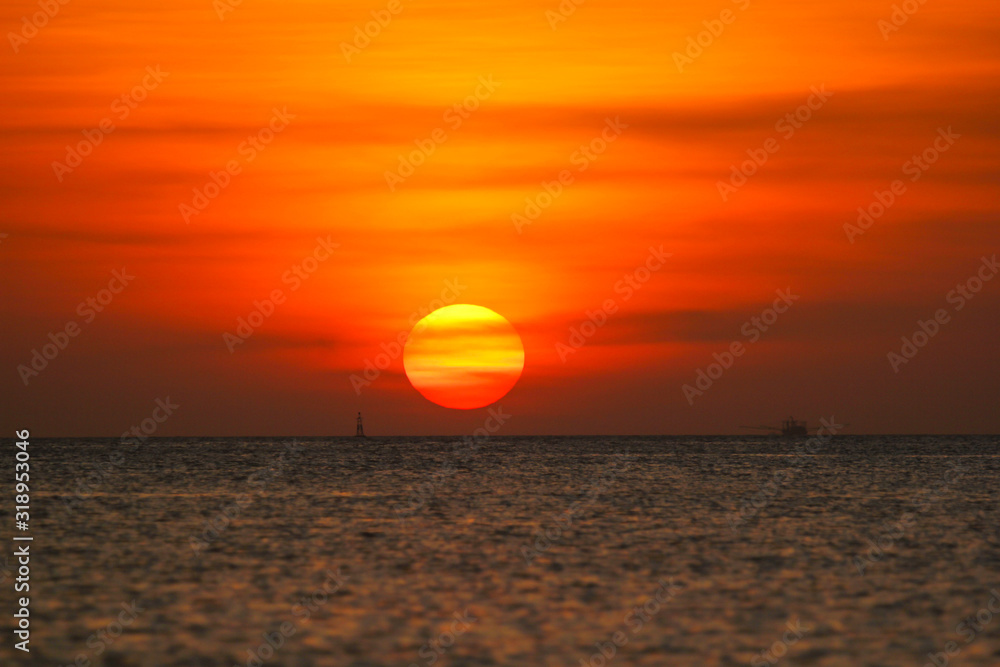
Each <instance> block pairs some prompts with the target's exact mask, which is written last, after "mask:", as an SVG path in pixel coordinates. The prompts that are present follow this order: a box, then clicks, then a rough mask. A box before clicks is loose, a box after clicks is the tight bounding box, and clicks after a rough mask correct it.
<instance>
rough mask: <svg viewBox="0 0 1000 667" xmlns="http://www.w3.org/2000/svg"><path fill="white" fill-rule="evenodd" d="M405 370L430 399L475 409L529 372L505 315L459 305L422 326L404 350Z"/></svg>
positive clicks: (436, 314)
mask: <svg viewBox="0 0 1000 667" xmlns="http://www.w3.org/2000/svg"><path fill="white" fill-rule="evenodd" d="M403 368H404V369H405V370H406V377H407V378H409V380H410V384H412V385H413V387H414V388H415V389H416V390H417V391H419V392H420V393H421V394H423V396H424V398H426V399H427V400H429V401H432V402H434V403H437V404H438V405H441V406H444V407H446V408H456V409H459V410H471V409H473V408H481V407H484V406H486V405H490V404H491V403H495V402H497V401H498V400H500V399H501V398H503V396H504V395H505V394H506V393H507V392H508V391H510V390H511V388H513V386H514V385H515V384H516V383H517V380H518V378H520V377H521V371H522V370H523V369H524V345H523V344H522V343H521V337H520V336H518V335H517V331H515V330H514V327H513V326H512V325H511V323H510V322H508V321H507V320H506V319H504V318H503V316H501V315H499V314H497V313H495V312H493V311H492V310H490V309H489V308H483V307H482V306H473V305H470V304H466V303H461V304H455V305H453V306H445V307H444V308H439V309H437V310H435V311H434V312H433V313H431V314H430V315H428V316H427V317H425V318H424V319H422V320H420V321H419V322H417V324H416V326H414V327H413V331H411V332H410V335H409V337H408V338H407V340H406V346H405V347H404V348H403Z"/></svg>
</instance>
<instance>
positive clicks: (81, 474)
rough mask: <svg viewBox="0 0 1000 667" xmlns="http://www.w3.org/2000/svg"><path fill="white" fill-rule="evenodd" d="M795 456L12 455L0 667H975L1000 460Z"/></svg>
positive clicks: (545, 444) (320, 450) (362, 444)
mask: <svg viewBox="0 0 1000 667" xmlns="http://www.w3.org/2000/svg"><path fill="white" fill-rule="evenodd" d="M807 442H808V441H807V440H806V439H805V438H801V439H781V438H722V437H720V438H690V437H688V438H666V437H664V438H653V437H636V438H593V437H591V438H527V437H526V438H500V437H493V438H491V439H489V440H488V441H486V442H484V443H483V444H482V446H481V447H479V448H478V450H476V451H471V450H470V448H469V445H468V443H464V442H463V441H462V439H460V438H426V439H413V438H408V439H406V438H396V439H392V438H388V439H378V438H376V439H370V440H365V441H356V440H355V439H346V438H341V439H315V438H312V439H310V438H302V439H296V440H292V439H290V438H289V439H275V438H268V439H245V438H244V439H194V438H182V439H152V440H149V441H147V442H146V443H145V444H142V445H139V446H125V445H122V444H120V443H119V442H118V441H117V440H111V439H107V440H81V439H60V440H34V441H32V444H31V457H32V458H31V486H32V489H31V490H32V512H31V514H32V516H31V522H32V530H31V533H32V534H33V535H34V536H35V541H34V542H32V543H31V544H32V546H31V550H32V560H31V628H32V638H31V648H32V652H31V654H30V656H28V658H27V659H26V658H25V656H24V654H22V653H20V652H18V651H15V650H14V649H13V648H12V643H13V642H12V641H11V632H10V629H9V628H10V624H11V614H12V610H13V601H12V600H11V598H12V594H11V588H12V585H13V582H12V576H11V573H10V571H11V570H13V569H15V567H14V562H13V558H12V556H11V555H10V554H11V552H12V551H13V549H6V550H5V554H6V558H7V560H6V566H7V567H6V571H5V572H4V573H3V574H2V577H3V579H4V582H3V590H4V595H3V598H2V599H3V600H4V601H5V602H4V609H3V618H4V619H6V620H5V622H4V626H5V628H8V629H7V630H6V631H5V637H4V641H3V644H2V647H0V663H2V664H38V665H68V664H73V662H74V661H79V662H78V664H82V665H83V664H89V665H142V666H156V667H159V666H168V665H169V666H173V665H177V666H180V665H184V666H188V665H235V664H239V665H246V664H250V665H257V664H261V661H259V658H258V657H257V656H262V657H263V658H266V659H265V660H263V661H262V662H263V663H264V664H269V665H292V666H300V665H301V666H309V665H316V666H331V667H332V666H338V667H340V666H344V667H348V666H354V667H360V666H362V665H365V666H381V665H398V666H400V667H408V666H411V665H416V666H418V667H425V666H428V667H429V665H432V664H433V665H437V666H445V667H447V666H456V665H505V666H506V665H511V666H514V665H517V666H522V665H523V666H532V665H539V666H542V665H544V666H549V665H553V666H554V665H560V666H567V667H578V666H580V665H581V660H582V661H583V664H589V665H593V666H594V667H600V666H601V665H602V664H606V665H608V666H609V667H610V666H612V665H623V666H624V665H644V666H645V665H650V666H653V665H692V666H694V665H770V664H783V665H873V666H874V665H913V666H915V667H921V666H922V665H925V664H928V663H929V661H930V658H929V657H928V653H933V654H938V653H941V654H942V655H941V656H938V659H939V664H942V663H941V662H940V661H941V660H947V661H948V662H949V663H950V664H953V665H961V666H972V665H990V666H995V665H1000V613H996V614H995V613H994V612H993V611H991V610H990V606H991V605H992V608H993V610H996V611H998V612H1000V498H998V495H997V491H998V472H1000V438H997V437H986V436H983V437H974V436H965V437H958V436H956V437H951V436H927V437H851V436H843V437H837V438H834V439H832V440H830V441H827V442H817V441H813V447H812V448H813V449H814V450H815V451H814V454H810V455H806V456H798V455H796V450H797V449H798V450H801V448H802V447H803V446H804V445H805V444H806V443H807ZM5 449H9V450H10V451H11V452H12V451H13V445H12V444H11V445H9V446H8V447H5ZM8 453H10V452H8ZM800 453H801V451H800ZM12 460H13V455H12V454H11V455H9V456H5V457H4V464H3V465H4V469H5V471H6V472H5V473H4V480H3V486H4V490H5V494H6V495H5V497H7V498H8V499H9V498H11V497H12V496H13V490H12V488H11V485H10V480H12V479H13V471H11V470H10V465H11V461H12ZM78 491H79V494H78V495H77V492H78ZM74 499H75V500H74ZM67 500H70V501H71V502H70V504H69V505H67V504H66V501H67ZM741 508H742V512H741ZM10 510H11V504H10V503H8V502H6V501H5V503H4V505H3V508H2V512H3V518H4V521H3V525H4V526H8V527H10V526H12V525H13V516H12V514H11V511H10ZM227 514H228V515H229V516H228V517H227V516H226V515H227ZM213 524H214V527H213ZM8 532H12V531H10V529H8ZM5 539H6V538H5ZM869 540H870V541H869ZM994 590H995V591H997V592H996V593H995V594H991V591H994ZM991 595H995V597H994V598H993V599H992V600H991ZM123 605H124V608H123ZM126 609H127V610H126ZM977 614H978V620H977ZM789 628H791V629H789ZM266 636H270V638H271V643H272V644H276V645H278V648H277V649H272V648H271V646H270V645H269V644H267V639H266ZM262 645H263V648H261V647H262ZM948 648H950V649H952V655H951V656H950V657H949V656H948V655H947V653H946V651H947V649H948ZM602 650H603V651H604V654H605V655H607V656H610V657H605V655H601V653H600V651H602ZM249 651H252V652H253V655H252V654H251V653H249ZM765 651H767V653H762V652H765Z"/></svg>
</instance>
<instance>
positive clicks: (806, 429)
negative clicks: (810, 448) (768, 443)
mask: <svg viewBox="0 0 1000 667" xmlns="http://www.w3.org/2000/svg"><path fill="white" fill-rule="evenodd" d="M740 428H749V429H753V430H755V431H768V432H770V433H773V434H775V435H783V436H785V437H791V438H794V437H801V436H806V435H809V433H810V432H814V431H816V430H817V429H818V428H819V427H816V426H812V427H810V426H806V423H805V422H804V421H799V420H797V419H795V418H794V417H789V418H788V419H786V420H784V421H783V422H781V426H740Z"/></svg>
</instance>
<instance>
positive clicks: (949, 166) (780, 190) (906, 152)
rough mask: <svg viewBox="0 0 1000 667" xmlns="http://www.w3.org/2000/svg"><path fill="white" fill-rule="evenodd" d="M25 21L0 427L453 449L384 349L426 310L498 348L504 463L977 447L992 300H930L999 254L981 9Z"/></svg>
mask: <svg viewBox="0 0 1000 667" xmlns="http://www.w3.org/2000/svg"><path fill="white" fill-rule="evenodd" d="M53 2H55V0H53ZM44 4H45V3H44V2H43V5H44ZM50 4H51V3H50ZM673 5H677V6H673ZM56 6H57V7H58V9H57V10H53V9H51V7H56ZM562 6H563V7H564V8H565V7H568V6H571V5H570V3H569V2H564V3H563V5H562ZM51 7H50V10H49V11H54V15H53V16H51V17H49V16H45V17H43V18H38V19H36V20H37V21H38V22H40V23H44V25H42V27H40V28H38V29H37V30H32V29H31V28H29V27H26V25H28V24H29V23H30V21H31V20H32V16H33V15H34V14H37V13H38V12H39V11H40V10H39V5H38V4H37V3H34V2H26V1H25V2H20V1H18V2H4V3H3V4H2V6H0V25H2V26H4V29H5V32H6V33H7V38H6V39H7V45H6V46H4V47H2V48H0V53H2V55H0V62H2V68H0V81H2V86H3V91H4V95H3V96H2V97H0V133H2V137H3V141H2V144H0V151H2V156H3V159H2V162H0V188H2V193H3V206H2V208H0V216H2V218H0V232H2V233H3V234H6V236H5V237H2V238H0V263H2V266H3V268H4V271H5V276H6V279H5V280H4V298H3V300H2V308H3V311H2V313H0V314H2V317H3V320H4V322H5V326H4V346H3V361H2V363H3V364H4V365H5V366H6V368H7V369H8V371H7V373H6V379H5V380H4V384H3V393H4V398H5V405H6V407H5V410H4V414H3V420H4V424H5V426H7V427H8V428H11V429H12V428H25V427H29V428H33V432H35V431H37V435H38V436H44V435H77V434H79V435H118V434H119V433H121V432H123V431H125V430H127V429H128V428H130V427H131V426H132V425H133V424H136V423H138V422H140V421H141V420H142V419H143V418H145V417H147V416H148V415H149V414H150V412H151V411H152V409H153V408H154V407H155V400H156V399H157V398H165V397H167V396H169V397H170V398H171V400H173V401H174V402H176V403H179V404H180V405H181V407H180V408H179V409H178V410H177V411H176V414H175V415H173V416H171V417H170V419H169V420H168V421H166V422H165V423H164V424H163V425H162V426H161V427H160V430H159V431H158V432H157V435H170V434H220V435H241V434H260V435H270V434H303V435H306V434H316V435H320V434H332V433H348V432H351V431H350V430H351V428H352V426H353V415H354V413H355V412H356V411H357V410H364V412H365V414H366V421H367V430H368V431H369V432H371V433H380V434H391V433H401V434H402V433H456V434H461V433H468V432H471V431H472V429H474V428H476V427H478V426H480V425H481V424H482V423H483V420H484V418H485V414H486V411H485V409H484V410H481V411H470V412H465V411H462V412H456V411H453V410H448V409H446V408H442V407H439V406H436V405H434V404H432V403H430V402H428V401H427V400H426V399H424V398H423V397H422V396H421V395H420V394H419V393H418V392H416V391H415V390H414V389H413V388H412V387H411V386H410V384H409V383H408V382H407V380H406V378H405V376H404V375H403V360H402V355H401V354H396V353H394V350H395V348H394V347H393V345H394V344H395V343H398V342H399V341H402V340H405V334H406V332H408V331H409V329H410V327H412V325H413V324H414V323H415V322H416V321H417V320H418V319H420V318H421V317H423V316H424V315H426V314H427V312H428V311H429V310H430V309H431V308H434V307H437V306H439V305H444V304H446V303H470V304H477V305H481V306H484V307H487V308H490V309H492V310H494V311H496V312H497V313H499V314H501V315H502V316H503V317H504V318H506V319H507V320H508V321H510V322H511V324H512V325H513V326H514V328H515V329H516V330H517V331H518V333H519V334H520V335H521V337H522V339H523V342H524V351H525V364H524V372H523V374H522V376H521V378H520V381H519V382H518V384H517V386H515V387H514V389H513V390H512V391H511V393H510V394H508V395H507V396H506V397H505V398H504V399H503V400H502V401H501V404H502V406H503V408H504V410H505V411H506V412H508V413H510V414H511V415H513V416H512V418H511V419H510V420H509V422H507V423H506V424H505V425H504V427H503V428H504V432H505V433H510V434H514V433H718V432H735V431H736V430H737V426H738V425H739V424H744V423H760V422H762V421H763V422H775V421H777V420H779V419H780V418H781V417H783V416H785V415H786V414H788V413H790V412H791V413H794V414H795V415H796V416H797V417H799V418H802V419H808V420H809V421H810V422H811V423H815V422H817V421H818V419H819V418H820V417H829V416H830V415H835V416H836V417H837V418H838V419H842V420H843V421H848V422H850V423H851V424H852V425H853V426H854V427H855V429H856V430H858V431H862V432H929V431H937V432H953V431H957V432H997V431H998V428H1000V420H998V417H997V414H998V412H997V410H996V405H997V399H998V388H1000V384H998V382H997V380H996V378H997V372H998V370H1000V354H998V352H997V347H996V331H997V325H998V323H1000V318H998V313H1000V309H998V305H1000V280H998V281H993V282H989V281H987V282H986V283H985V284H984V285H983V286H982V290H981V291H980V292H978V293H976V294H975V295H974V298H971V299H964V298H963V300H964V301H965V303H963V304H962V305H963V307H962V308H960V309H959V308H957V303H955V302H954V301H955V300H956V299H952V300H949V298H948V297H949V294H950V292H951V290H953V289H955V287H956V285H958V284H960V283H962V284H964V283H965V282H966V281H967V280H968V279H969V278H971V277H973V276H975V275H976V273H977V271H979V267H980V265H981V264H982V258H983V257H984V256H985V257H987V258H989V257H992V256H993V255H994V253H996V250H997V245H998V244H997V241H998V239H1000V234H998V226H997V225H998V218H997V214H998V208H1000V207H998V194H1000V192H998V176H1000V171H998V164H1000V159H998V158H1000V153H998V148H1000V143H998V127H1000V126H998V124H997V103H998V101H1000V96H998V90H1000V77H998V74H1000V41H998V40H997V39H996V36H997V34H1000V7H998V5H997V3H996V2H993V1H990V0H955V1H952V2H941V1H936V0H928V2H926V3H924V4H922V5H920V6H919V9H918V11H916V13H914V14H913V15H912V16H909V15H907V16H905V17H904V16H901V15H897V16H896V17H895V20H896V23H895V24H893V23H892V21H893V3H892V2H884V3H883V2H870V1H867V0H866V1H864V2H862V1H860V0H857V1H855V0H848V1H845V2H836V3H832V2H802V1H794V2H792V1H791V0H786V1H772V2H758V1H755V0H749V1H748V0H739V1H737V2H730V1H728V0H726V1H722V0H719V1H716V2H689V3H660V2H639V1H626V2H614V3H609V2H599V1H598V0H588V1H587V2H585V3H583V4H582V5H580V6H578V7H576V9H575V10H574V11H573V12H572V13H569V14H568V15H562V14H558V12H559V11H560V10H559V7H560V3H559V2H557V1H556V0H551V1H543V0H537V1H535V0H511V1H508V2H502V3H493V2H483V1H481V0H479V1H476V2H427V1H421V2H415V1H414V2H407V1H406V0H398V1H394V2H387V1H382V0H376V1H371V2H365V1H357V0H349V1H345V2H338V3H327V2H319V1H301V0H300V1H293V2H287V1H286V2H280V3H279V2H265V1H264V0H243V1H242V2H241V3H240V4H238V5H230V4H224V3H223V0H217V1H216V2H215V3H214V4H213V2H212V0H184V1H178V2H169V3H165V4H163V5H159V4H153V5H149V6H146V5H144V4H143V3H134V2H128V3H126V2H121V1H97V2H87V3H84V2H78V1H77V0H69V2H67V3H66V4H64V5H58V3H57V2H56V3H55V4H52V5H51ZM24 17H27V18H24ZM904 18H905V20H904ZM43 19H44V20H43ZM563 19H564V20H563ZM378 22H381V23H378ZM880 22H881V23H880ZM382 24H384V25H382ZM890 26H891V27H890ZM366 27H367V29H368V30H369V32H370V33H372V34H374V36H373V37H368V38H367V41H366V38H364V37H361V36H359V35H363V34H364V31H365V29H366ZM26 35H29V36H26ZM789 114H791V116H790V117H789ZM796 114H798V117H796ZM108 130H110V132H108ZM946 137H948V138H946ZM935 142H937V148H934V146H935ZM81 145H82V148H80V150H79V151H75V150H74V151H73V153H74V154H68V150H67V147H74V148H76V147H80V146H81ZM927 150H929V151H931V153H929V155H932V156H934V157H935V160H934V162H933V164H926V165H925V166H926V167H927V168H926V170H924V168H923V167H921V166H919V165H917V163H915V162H913V158H914V156H917V157H918V159H919V156H920V155H922V154H923V153H924V152H925V151H927ZM81 152H84V153H87V154H86V155H78V154H79V153H81ZM401 156H402V157H401ZM754 156H756V157H757V159H758V162H762V164H759V165H758V164H754V163H752V162H751V163H749V166H742V167H741V165H744V163H745V162H746V161H747V160H751V159H753V157H754ZM763 158H766V161H764V159H763ZM415 163H416V164H415ZM74 165H75V166H74ZM734 165H735V166H736V168H737V169H740V168H744V169H745V171H748V172H749V171H753V172H754V173H753V174H752V175H750V176H747V177H745V183H744V182H742V180H741V177H740V176H736V177H732V168H733V167H734ZM731 177H732V178H731ZM914 179H915V180H914ZM894 181H900V183H899V184H897V188H898V190H899V192H901V194H893V193H892V184H893V182H894ZM720 183H724V184H727V185H728V187H727V186H720ZM876 192H879V193H887V194H884V195H880V196H881V197H882V198H883V200H884V201H888V198H889V197H890V196H891V197H892V199H893V201H892V204H891V205H889V206H888V208H887V210H886V211H885V212H884V214H883V215H882V216H881V217H878V218H877V219H873V221H872V224H870V225H869V226H868V227H867V229H861V228H859V227H856V226H855V227H851V226H850V225H856V224H857V220H858V217H859V213H858V208H859V207H865V208H869V207H871V206H872V204H873V202H874V203H877V202H878V200H877V199H876V195H875V193H876ZM536 206H537V209H536V208H535V207H536ZM877 209H878V207H877V206H876V207H875V210H877ZM845 225H848V227H846V228H845ZM859 230H860V232H861V233H859ZM667 256H669V257H667ZM658 257H659V259H657V258H658ZM654 265H655V266H656V268H655V269H653V268H651V267H653V266H654ZM641 267H646V269H645V270H644V271H643V270H641ZM123 269H124V271H125V276H128V275H134V278H133V279H126V280H125V283H124V285H123V284H122V281H121V280H120V279H115V278H113V274H112V272H113V271H116V270H117V271H122V270H123ZM637 271H638V273H636V272H637ZM626 276H629V277H630V278H629V280H627V281H626V280H625V277H626ZM643 277H645V279H642V278H643ZM115 281H117V282H115ZM623 281H624V282H623ZM629 281H632V282H634V283H635V285H634V286H630V284H629ZM109 283H110V285H109ZM109 288H114V289H117V290H118V293H114V289H109ZM105 289H107V290H108V291H107V292H106V293H105V297H107V296H108V295H110V296H111V297H113V298H111V299H110V301H109V302H108V303H107V304H106V305H102V304H100V303H98V305H100V308H101V309H100V311H99V312H98V311H97V309H96V308H92V307H90V306H87V305H86V299H88V298H95V299H96V298H98V295H99V294H100V293H101V290H105ZM779 290H789V291H790V292H786V294H787V293H792V294H794V295H795V296H796V297H798V298H797V299H794V300H792V301H791V305H789V306H788V307H787V308H786V312H784V313H781V314H780V315H778V316H777V319H776V321H774V322H773V325H769V326H767V330H766V331H763V330H762V329H757V328H756V325H752V324H751V325H749V327H750V328H749V329H745V328H744V327H745V324H746V323H748V322H751V318H753V317H755V316H756V317H760V316H761V314H762V313H764V312H765V311H766V310H767V309H769V308H771V307H772V305H773V304H774V303H775V300H776V299H779V298H780V297H779V296H776V295H777V293H778V291H779ZM276 292H277V293H278V294H280V298H279V297H275V293H276ZM272 298H273V301H272ZM449 299H450V300H449ZM279 301H280V302H279ZM435 301H437V303H435ZM81 303H83V304H84V306H83V307H81V306H80V304H81ZM268 303H270V305H268ZM607 303H610V304H612V305H613V306H614V312H604V310H603V309H604V306H605V305H606V304H607ZM422 309H423V311H422ZM939 309H946V311H947V314H948V315H949V320H948V321H947V322H945V323H942V324H941V325H940V331H938V332H937V334H936V335H935V336H933V337H932V338H931V339H930V340H929V342H928V343H927V344H926V346H923V347H921V348H920V349H919V351H918V353H917V354H915V356H913V358H912V359H910V360H908V361H907V363H905V364H902V365H899V364H893V362H892V361H891V359H890V358H889V353H891V352H894V351H895V352H900V351H901V347H902V342H901V337H902V336H912V335H913V334H914V332H915V331H918V330H919V325H918V320H923V321H926V320H927V319H928V318H931V319H933V318H934V316H935V312H936V311H938V310H939ZM268 311H270V312H268ZM254 312H260V313H262V314H261V315H260V316H254V317H253V318H251V314H252V313H254ZM601 313H603V315H604V319H605V320H606V321H605V322H604V323H603V324H602V325H601V326H599V327H595V328H594V330H593V331H592V335H589V336H584V341H583V344H582V345H581V346H578V347H573V346H572V345H571V343H570V340H571V338H572V336H573V335H574V334H572V332H571V327H576V330H579V327H580V325H581V323H583V322H586V321H587V320H588V319H596V320H601ZM240 318H243V320H244V321H246V322H247V323H246V324H240ZM250 319H253V320H254V321H256V322H257V323H258V325H257V326H252V325H253V322H251V321H249V320H250ZM73 323H76V324H77V325H78V326H79V331H78V333H77V335H74V336H71V337H69V338H68V339H67V340H68V343H67V344H66V345H65V349H60V350H59V351H58V354H57V355H56V356H55V357H54V358H52V359H49V360H47V361H48V363H47V364H45V365H44V368H43V369H42V370H40V371H37V375H35V374H31V373H26V372H25V371H22V370H19V367H21V366H24V367H26V368H27V367H30V365H31V362H32V357H33V351H34V350H36V349H37V350H41V349H42V347H43V346H45V345H46V344H48V343H50V337H49V334H50V333H52V334H54V335H55V334H57V332H60V331H64V330H65V329H66V327H67V325H70V327H71V328H72V325H73ZM240 327H243V333H246V334H249V335H248V336H246V337H245V338H244V337H243V336H242V335H241V334H240V333H239V332H238V329H239V328H240ZM754 331H758V333H757V334H756V338H755V339H754V340H751V338H754V334H753V332H754ZM747 332H749V333H750V335H748V334H747ZM227 335H228V337H227ZM67 336H69V334H67ZM55 338H56V339H59V340H61V338H60V337H59V336H58V335H55ZM578 342H579V341H578ZM736 342H739V343H743V344H744V345H745V350H744V353H743V354H741V355H740V356H738V357H736V358H735V359H734V361H733V363H732V365H731V368H728V369H727V370H725V372H724V373H723V374H722V375H721V377H719V378H718V379H717V380H715V381H714V382H713V384H712V386H711V387H710V388H709V389H707V390H706V391H704V393H703V394H701V395H697V396H694V397H693V399H691V400H689V398H691V396H690V395H689V396H688V397H686V395H685V392H684V390H683V387H684V385H685V384H688V385H691V386H694V383H695V381H696V378H697V377H698V372H699V370H705V369H707V368H708V367H709V365H710V364H711V363H713V361H714V359H715V358H714V357H713V355H714V354H718V355H721V356H723V357H724V356H725V355H724V353H725V352H726V351H727V350H729V349H730V348H731V346H732V344H733V343H736ZM53 344H56V343H53ZM560 345H564V346H565V345H571V347H572V351H571V352H566V351H565V349H564V348H563V349H562V352H560V349H561V348H560V347H559V346H560ZM50 352H51V349H50ZM379 354H385V355H386V359H388V363H387V364H386V365H385V367H384V368H376V369H375V370H374V371H371V370H370V371H369V372H368V378H369V380H368V381H367V383H366V384H360V385H359V383H357V382H352V380H351V377H352V375H354V376H361V377H363V373H364V372H365V369H366V364H369V365H372V366H374V365H375V364H376V363H377V362H376V361H375V359H376V357H377V356H378V355H379ZM36 364H37V366H41V365H42V362H41V361H36ZM37 366H36V367H37Z"/></svg>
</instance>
